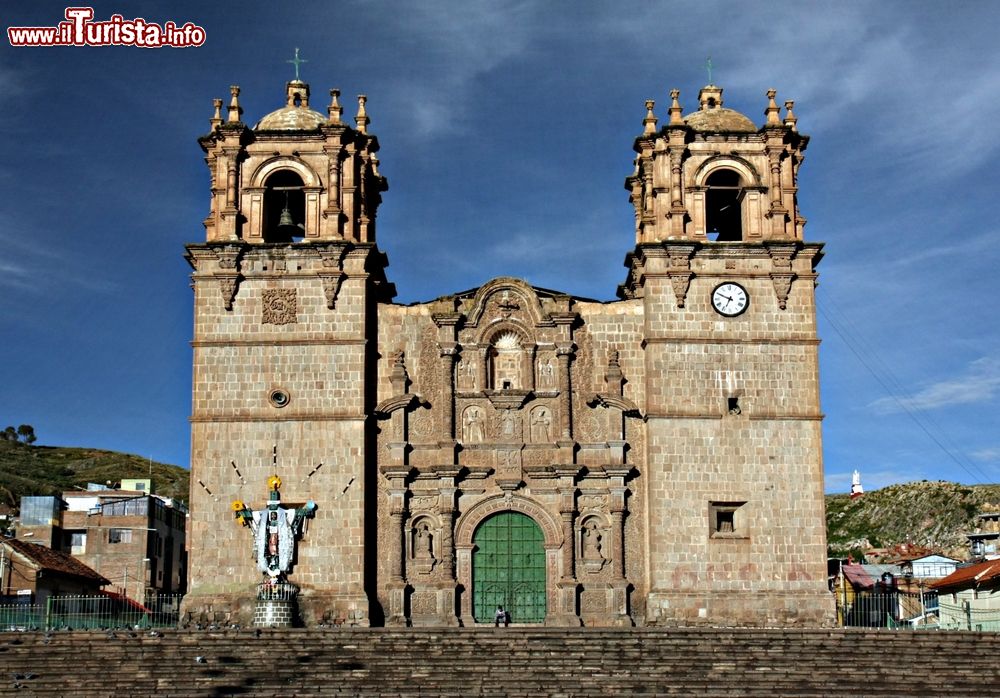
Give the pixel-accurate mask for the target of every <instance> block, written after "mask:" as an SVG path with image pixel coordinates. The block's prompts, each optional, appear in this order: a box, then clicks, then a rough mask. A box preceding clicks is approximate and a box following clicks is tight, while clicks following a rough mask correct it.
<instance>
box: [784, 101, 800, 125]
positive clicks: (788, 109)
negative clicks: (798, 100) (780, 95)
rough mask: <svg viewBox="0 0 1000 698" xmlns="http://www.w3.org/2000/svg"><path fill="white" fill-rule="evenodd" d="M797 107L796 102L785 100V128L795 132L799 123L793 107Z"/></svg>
mask: <svg viewBox="0 0 1000 698" xmlns="http://www.w3.org/2000/svg"><path fill="white" fill-rule="evenodd" d="M794 106H795V102H793V101H792V100H790V99H786V100H785V126H787V127H788V130H789V131H795V130H796V129H795V122H796V121H798V119H797V118H795V114H794V113H792V107H794Z"/></svg>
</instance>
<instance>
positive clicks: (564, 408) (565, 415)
mask: <svg viewBox="0 0 1000 698" xmlns="http://www.w3.org/2000/svg"><path fill="white" fill-rule="evenodd" d="M573 349H574V346H573V343H572V342H560V343H559V344H557V345H556V358H557V359H558V361H559V436H560V438H561V439H562V440H569V439H572V438H573V420H572V400H571V393H570V388H571V384H570V374H569V361H570V357H571V356H572V355H573Z"/></svg>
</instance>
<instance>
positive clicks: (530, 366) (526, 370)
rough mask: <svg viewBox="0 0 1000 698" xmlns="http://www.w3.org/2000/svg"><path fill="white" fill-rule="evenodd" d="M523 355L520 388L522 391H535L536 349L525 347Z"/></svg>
mask: <svg viewBox="0 0 1000 698" xmlns="http://www.w3.org/2000/svg"><path fill="white" fill-rule="evenodd" d="M522 351H523V354H522V356H521V379H522V383H523V384H522V385H521V386H520V388H521V389H522V390H534V389H535V347H534V345H532V346H530V347H524V348H523V349H522Z"/></svg>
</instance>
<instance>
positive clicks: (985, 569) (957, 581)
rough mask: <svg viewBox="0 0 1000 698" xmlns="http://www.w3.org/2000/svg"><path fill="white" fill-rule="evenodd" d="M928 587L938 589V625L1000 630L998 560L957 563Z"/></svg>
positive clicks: (944, 627)
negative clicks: (952, 570) (955, 566)
mask: <svg viewBox="0 0 1000 698" xmlns="http://www.w3.org/2000/svg"><path fill="white" fill-rule="evenodd" d="M931 589H933V590H935V591H937V592H938V602H939V604H940V608H941V610H940V613H941V621H940V627H941V628H942V629H952V630H957V629H960V630H1000V560H984V561H983V562H977V563H974V564H971V565H967V566H966V567H959V568H958V569H957V570H955V571H954V572H952V573H951V574H949V575H948V576H947V577H945V578H944V579H942V580H940V581H938V582H935V583H934V584H931Z"/></svg>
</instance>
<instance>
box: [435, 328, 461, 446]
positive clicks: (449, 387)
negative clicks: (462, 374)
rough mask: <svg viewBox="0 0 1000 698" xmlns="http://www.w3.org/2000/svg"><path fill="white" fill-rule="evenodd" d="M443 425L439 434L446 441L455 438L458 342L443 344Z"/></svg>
mask: <svg viewBox="0 0 1000 698" xmlns="http://www.w3.org/2000/svg"><path fill="white" fill-rule="evenodd" d="M439 349H440V351H441V364H440V368H439V370H440V373H441V380H440V383H441V403H440V405H439V406H440V408H441V424H440V431H439V433H440V434H442V435H443V436H444V437H445V438H446V439H449V440H450V439H454V438H455V358H456V357H457V356H458V350H459V347H458V344H457V343H456V342H441V343H440V344H439Z"/></svg>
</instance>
